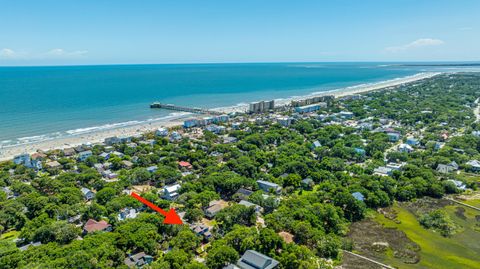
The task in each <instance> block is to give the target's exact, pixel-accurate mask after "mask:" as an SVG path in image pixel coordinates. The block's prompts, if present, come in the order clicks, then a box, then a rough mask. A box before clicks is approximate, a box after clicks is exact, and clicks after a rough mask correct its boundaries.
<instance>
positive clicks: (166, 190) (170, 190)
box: [163, 184, 180, 200]
mask: <svg viewBox="0 0 480 269" xmlns="http://www.w3.org/2000/svg"><path fill="white" fill-rule="evenodd" d="M178 190H180V184H174V185H170V186H165V187H163V198H164V199H166V200H175V199H176V198H177V197H178Z"/></svg>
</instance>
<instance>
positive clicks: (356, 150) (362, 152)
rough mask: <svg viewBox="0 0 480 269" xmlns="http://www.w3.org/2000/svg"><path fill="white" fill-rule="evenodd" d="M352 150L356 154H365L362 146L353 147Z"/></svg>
mask: <svg viewBox="0 0 480 269" xmlns="http://www.w3.org/2000/svg"><path fill="white" fill-rule="evenodd" d="M353 150H354V151H355V153H356V154H358V155H360V156H362V157H363V156H365V154H366V152H365V150H364V149H362V148H354V149H353Z"/></svg>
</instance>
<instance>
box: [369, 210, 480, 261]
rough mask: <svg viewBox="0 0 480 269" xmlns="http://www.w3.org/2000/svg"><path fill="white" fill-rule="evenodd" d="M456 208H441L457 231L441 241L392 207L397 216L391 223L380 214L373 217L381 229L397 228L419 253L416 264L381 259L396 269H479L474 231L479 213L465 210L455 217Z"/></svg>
mask: <svg viewBox="0 0 480 269" xmlns="http://www.w3.org/2000/svg"><path fill="white" fill-rule="evenodd" d="M456 208H457V206H447V207H446V208H445V209H446V210H447V212H448V213H449V214H450V215H451V217H452V219H453V220H454V221H455V223H456V224H458V225H460V226H461V227H462V228H461V230H460V231H459V232H458V233H457V234H455V235H453V236H452V237H450V238H445V237H443V236H441V235H440V234H439V233H436V232H434V231H432V230H427V229H424V228H423V227H422V226H421V225H420V224H419V223H418V221H417V219H416V217H415V215H413V214H412V213H411V212H410V211H408V210H407V209H405V208H403V207H401V206H399V205H398V204H395V205H394V206H393V209H394V210H395V211H396V212H397V213H398V215H397V220H399V221H400V223H395V222H394V221H392V220H389V219H387V218H385V217H384V216H383V215H381V214H376V216H375V220H376V221H377V222H379V223H381V224H383V226H384V227H387V228H397V229H399V230H401V231H403V232H404V233H405V234H406V235H407V237H408V238H409V239H410V240H412V241H413V242H415V243H417V244H418V245H419V246H420V248H421V250H420V252H419V253H420V262H419V263H417V264H405V263H402V262H401V261H399V260H397V259H395V258H393V257H389V258H387V259H386V260H385V262H386V263H389V264H391V265H393V266H396V267H399V268H439V269H440V268H480V255H479V253H480V233H479V232H478V231H475V225H476V220H475V216H476V215H479V214H480V212H476V211H474V210H472V209H468V208H465V211H464V212H463V217H462V215H461V214H460V215H457V214H458V213H457V214H456V213H455V212H456V210H457V209H456Z"/></svg>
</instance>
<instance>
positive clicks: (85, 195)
mask: <svg viewBox="0 0 480 269" xmlns="http://www.w3.org/2000/svg"><path fill="white" fill-rule="evenodd" d="M81 191H82V194H83V198H84V199H85V200H87V201H90V200H92V199H93V197H95V193H93V192H92V191H91V190H89V189H87V188H85V187H83V188H81Z"/></svg>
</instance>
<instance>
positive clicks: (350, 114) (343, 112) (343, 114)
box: [340, 111, 353, 120]
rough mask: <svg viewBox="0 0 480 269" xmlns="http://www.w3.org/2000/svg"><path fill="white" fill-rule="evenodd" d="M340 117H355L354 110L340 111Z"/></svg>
mask: <svg viewBox="0 0 480 269" xmlns="http://www.w3.org/2000/svg"><path fill="white" fill-rule="evenodd" d="M340 117H341V118H343V119H348V120H349V119H352V118H353V112H349V111H340Z"/></svg>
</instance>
